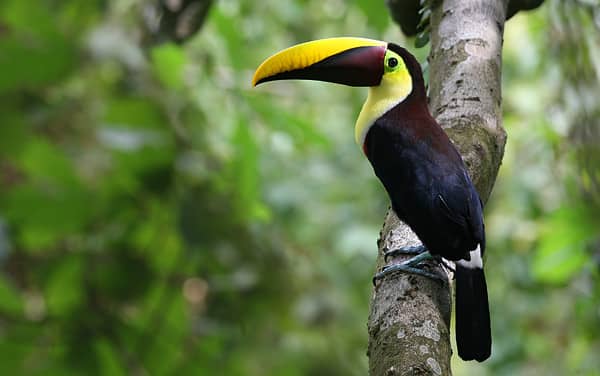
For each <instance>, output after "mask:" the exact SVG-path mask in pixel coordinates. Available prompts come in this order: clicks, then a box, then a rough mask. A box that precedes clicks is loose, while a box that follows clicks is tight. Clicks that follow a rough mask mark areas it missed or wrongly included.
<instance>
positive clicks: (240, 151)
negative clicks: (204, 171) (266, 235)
mask: <svg viewBox="0 0 600 376" xmlns="http://www.w3.org/2000/svg"><path fill="white" fill-rule="evenodd" d="M232 142H233V144H234V145H236V153H235V156H234V158H233V160H232V162H231V165H230V167H229V168H230V171H229V174H228V175H229V178H230V179H231V182H230V183H233V186H234V187H235V189H236V195H235V198H234V199H235V203H236V205H235V207H236V209H237V211H238V213H239V214H240V215H242V216H243V217H245V218H247V219H248V220H267V219H268V218H269V215H270V213H269V211H268V209H267V207H266V206H264V204H263V203H262V199H261V196H260V170H259V168H258V156H259V149H258V147H257V145H256V141H255V140H254V136H253V134H252V132H251V131H250V127H249V124H248V123H246V122H245V121H242V120H239V121H238V124H237V127H236V131H235V134H234V135H233V139H232Z"/></svg>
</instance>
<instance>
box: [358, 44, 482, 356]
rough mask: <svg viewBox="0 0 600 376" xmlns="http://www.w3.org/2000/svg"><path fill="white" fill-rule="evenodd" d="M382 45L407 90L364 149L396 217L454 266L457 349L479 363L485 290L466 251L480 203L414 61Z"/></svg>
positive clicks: (477, 238)
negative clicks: (395, 58) (398, 62)
mask: <svg viewBox="0 0 600 376" xmlns="http://www.w3.org/2000/svg"><path fill="white" fill-rule="evenodd" d="M388 48H390V49H392V50H393V51H394V52H396V53H398V54H399V55H400V56H402V58H403V59H404V61H405V64H406V66H407V68H408V70H409V73H410V75H411V77H412V80H413V90H412V92H411V93H410V94H409V95H408V97H407V98H406V99H405V100H403V101H402V102H400V103H399V104H398V105H396V106H395V107H393V108H392V109H391V110H389V111H388V112H386V113H385V114H384V115H383V116H381V117H380V118H379V119H377V120H376V121H375V123H374V124H373V125H372V126H371V128H370V129H369V131H368V133H367V136H366V139H365V143H364V146H363V148H364V151H365V154H366V155H367V158H368V159H369V161H370V162H371V165H372V166H373V169H374V171H375V174H376V175H377V177H378V178H379V179H380V180H381V182H382V183H383V186H384V187H385V189H386V191H387V193H388V195H389V197H390V200H391V203H392V208H393V210H394V211H395V212H396V214H397V215H398V217H399V218H400V219H401V220H403V221H404V222H405V223H406V224H408V225H409V226H410V228H411V229H412V230H413V231H414V232H415V234H416V235H417V236H418V237H419V239H420V240H421V241H422V242H423V244H424V245H425V247H426V248H427V249H428V250H429V252H430V253H431V254H432V255H440V256H442V257H444V258H446V259H449V260H453V261H458V263H457V269H456V332H457V333H456V336H457V344H458V352H459V355H460V356H461V358H463V359H465V360H472V359H475V360H478V361H483V360H485V359H487V358H488V357H489V355H490V352H491V333H490V318H489V308H488V297H487V287H486V283H485V276H484V273H483V268H482V267H477V266H476V265H474V262H475V260H473V262H472V263H468V262H466V261H471V253H470V252H471V251H474V250H476V249H477V248H478V247H479V250H480V252H481V255H480V256H483V252H484V250H485V232H484V224H483V214H482V210H483V208H482V204H481V201H480V199H479V195H478V193H477V191H476V190H475V187H474V186H473V183H472V182H471V179H470V178H469V175H468V173H467V170H466V168H465V165H464V163H463V160H462V158H461V156H460V154H459V153H458V151H457V150H456V148H455V147H454V145H453V144H452V143H451V141H450V139H449V138H448V136H447V135H446V133H445V132H444V131H443V130H442V128H441V127H440V125H439V124H438V123H437V122H436V121H435V119H433V117H432V116H431V114H430V112H429V109H428V108H427V101H426V94H425V86H424V83H423V78H422V72H421V68H420V66H419V63H418V62H417V61H416V59H415V58H414V57H413V56H412V55H411V54H410V53H408V52H407V51H406V50H404V49H403V48H401V47H399V46H396V45H393V44H390V45H389V46H388ZM477 257H479V255H478V256H477ZM460 260H463V261H460Z"/></svg>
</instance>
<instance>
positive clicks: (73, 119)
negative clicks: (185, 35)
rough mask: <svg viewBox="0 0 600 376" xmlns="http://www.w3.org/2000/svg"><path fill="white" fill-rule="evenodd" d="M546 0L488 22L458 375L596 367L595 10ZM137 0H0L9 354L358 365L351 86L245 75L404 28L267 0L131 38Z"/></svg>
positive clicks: (144, 367)
mask: <svg viewBox="0 0 600 376" xmlns="http://www.w3.org/2000/svg"><path fill="white" fill-rule="evenodd" d="M548 3H549V4H550V5H545V6H544V7H543V8H541V9H540V10H539V11H536V13H532V14H530V15H526V16H525V15H520V16H517V17H515V19H514V20H511V21H510V22H509V23H508V24H507V25H506V30H507V35H506V39H505V62H504V67H505V71H504V72H505V74H504V77H505V79H506V82H505V87H504V89H503V90H504V93H505V108H506V111H505V112H506V117H505V123H506V126H507V128H508V133H509V144H508V149H507V155H506V158H505V163H504V165H503V167H502V171H501V175H500V178H499V180H498V183H497V186H496V189H495V193H494V196H493V198H492V201H491V202H490V206H489V207H488V208H487V213H486V219H487V229H488V234H489V240H488V249H489V252H488V265H489V266H488V276H489V278H490V282H489V285H490V298H491V303H492V309H493V317H494V338H495V344H494V357H493V358H492V360H491V361H490V362H487V363H485V364H484V365H479V366H477V365H466V364H463V363H460V362H459V363H457V364H456V365H455V371H456V373H457V374H484V373H485V372H488V373H489V374H494V375H502V374H506V375H509V374H510V375H512V374H515V373H517V374H536V373H537V374H574V373H579V374H586V375H587V374H589V375H593V374H594V372H596V370H597V369H600V365H599V364H598V359H597V356H596V354H597V353H598V351H600V343H599V338H600V331H599V329H598V328H600V325H598V324H599V323H600V318H599V316H598V308H597V307H598V305H599V304H600V289H599V288H598V279H599V278H600V277H599V273H598V261H597V260H598V254H599V253H598V244H599V243H598V239H599V234H598V229H599V228H600V224H599V223H598V222H599V217H598V215H597V213H598V208H599V205H600V199H598V197H600V196H599V194H598V180H599V179H600V178H599V176H600V174H599V173H598V163H597V161H598V155H599V153H598V149H597V147H596V146H597V145H598V143H594V142H595V141H594V142H592V141H593V140H596V141H597V140H598V139H597V138H595V139H594V137H597V136H598V133H597V131H595V129H596V126H597V122H595V119H597V118H598V116H597V113H598V112H597V111H598V104H597V101H594V100H587V101H585V100H583V99H581V97H580V94H581V93H585V95H584V97H586V98H596V97H597V90H598V89H597V87H598V86H597V77H595V76H594V74H595V73H594V72H596V70H597V68H598V67H597V66H594V62H595V61H596V60H595V55H594V51H597V50H598V48H597V47H598V45H597V41H596V40H595V39H594V38H593V36H592V35H595V34H593V33H592V31H591V30H592V29H593V28H594V27H596V26H595V24H594V23H593V22H592V20H593V19H592V18H591V16H590V15H591V13H590V11H589V8H588V7H586V6H583V7H577V6H576V5H568V4H570V3H568V2H561V1H558V0H554V1H549V2H548ZM145 6H147V4H146V3H145V2H142V1H114V2H108V3H107V2H102V1H84V2H82V1H77V0H65V1H60V2H44V1H41V2H27V1H18V0H7V1H4V2H2V4H0V51H2V53H0V72H1V73H0V124H1V125H0V266H1V268H2V273H1V274H0V364H2V369H3V371H5V373H7V374H43V375H53V374H56V375H69V374H74V375H79V374H111V375H112V374H115V375H118V374H153V375H154V374H157V375H161V374H199V375H214V374H223V375H324V374H326V375H364V374H365V372H366V364H367V359H366V356H365V349H366V341H367V333H366V330H365V326H364V323H365V320H366V317H367V312H368V303H369V294H370V288H371V287H370V286H371V284H370V279H371V276H372V272H373V266H374V259H375V252H376V248H375V240H376V237H377V234H378V230H379V226H380V224H381V221H382V218H383V216H384V214H385V211H386V209H387V201H386V196H385V193H384V192H383V190H382V189H381V187H380V186H379V184H378V183H377V181H376V180H375V178H374V177H373V175H372V171H371V169H370V167H369V166H368V163H367V162H366V161H365V160H364V158H363V157H362V155H361V153H360V150H359V148H357V147H356V145H354V143H353V132H352V125H353V123H354V120H355V118H356V115H357V113H358V110H359V108H360V106H361V104H362V101H363V99H364V94H365V92H364V90H362V91H361V90H350V89H348V88H345V87H335V86H329V85H319V84H317V83H311V82H294V83H288V84H286V83H278V84H269V85H263V86H261V87H259V88H251V87H250V80H251V76H252V72H253V69H254V68H255V67H256V66H257V65H258V64H259V63H260V61H261V60H262V59H263V58H264V57H266V56H268V55H269V54H271V53H272V52H274V51H277V50H279V49H281V48H282V47H286V46H288V45H290V44H292V43H295V42H299V41H305V40H309V39H314V38H321V37H329V36H338V35H356V36H365V37H371V38H379V39H382V38H385V39H390V40H394V41H395V42H398V43H401V44H403V45H410V44H411V43H410V42H409V41H407V40H406V39H405V38H404V37H403V36H401V35H400V34H399V32H398V29H397V27H396V26H395V25H393V24H392V23H391V22H390V21H389V15H388V13H387V9H386V8H385V4H384V3H383V2H381V3H378V2H372V1H359V2H357V3H356V4H347V3H343V2H339V1H325V2H323V1H317V0H309V1H304V0H303V1H300V0H293V1H288V2H280V1H275V0H268V1H261V2H215V4H214V5H213V9H212V10H211V12H210V15H209V17H208V18H207V21H206V24H205V25H204V27H203V28H202V29H201V31H200V33H199V34H198V35H196V36H195V37H194V38H193V39H191V40H189V41H187V43H186V44H184V45H176V44H171V43H166V44H162V45H153V46H149V45H147V44H145V42H144V41H145V40H147V38H144V37H143V34H144V33H145V32H146V31H145V29H144V26H143V25H144V22H145V21H144V20H143V17H142V14H144V9H145V8H144V7H145ZM561 7H568V10H569V11H570V12H568V13H569V14H574V15H575V16H573V18H572V19H569V18H568V17H567V18H566V19H565V17H564V16H562V14H563V12H561V10H562V9H563V8H561ZM565 9H566V8H565ZM426 16H427V14H423V18H424V19H425V18H426ZM574 25H576V26H577V27H574ZM579 25H583V26H582V27H581V28H579ZM569 38H576V39H577V40H579V41H581V40H585V41H586V43H585V44H584V45H582V44H581V43H574V42H573V41H572V40H571V39H569ZM417 52H418V56H419V57H420V60H421V61H424V58H425V54H426V51H424V50H419V51H417ZM573 64H575V65H577V72H575V70H571V69H569V67H571V66H573ZM559 72H562V73H559ZM581 72H583V73H581ZM579 76H581V77H579ZM583 103H585V105H583ZM549 109H551V111H550V110H549ZM506 302H510V304H506ZM556 354H564V356H563V355H561V356H560V359H558V360H557V362H558V363H554V362H553V363H552V364H549V363H550V362H548V361H547V360H548V359H551V358H552V359H556V358H557V357H556ZM478 367H479V368H478ZM596 374H597V373H596Z"/></svg>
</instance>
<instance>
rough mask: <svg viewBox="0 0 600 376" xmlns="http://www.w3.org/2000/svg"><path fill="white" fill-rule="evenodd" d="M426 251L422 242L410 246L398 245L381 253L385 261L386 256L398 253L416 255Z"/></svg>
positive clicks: (393, 255) (394, 255)
mask: <svg viewBox="0 0 600 376" xmlns="http://www.w3.org/2000/svg"><path fill="white" fill-rule="evenodd" d="M423 252H427V248H425V246H424V245H423V244H421V245H415V246H411V247H400V248H396V249H392V250H391V251H387V252H385V253H384V254H383V260H384V261H385V262H387V260H388V257H396V256H398V255H418V254H421V253H423Z"/></svg>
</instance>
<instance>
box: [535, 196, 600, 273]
mask: <svg viewBox="0 0 600 376" xmlns="http://www.w3.org/2000/svg"><path fill="white" fill-rule="evenodd" d="M590 219H591V218H589V216H588V212H587V210H585V209H584V208H581V207H564V208H562V209H560V210H557V211H556V212H554V214H552V215H551V216H550V217H549V218H548V220H546V223H545V225H544V228H545V230H544V232H543V234H542V238H541V241H540V245H539V247H538V250H537V252H536V254H535V258H534V260H533V273H534V275H535V277H536V278H537V279H538V280H540V281H542V282H547V283H558V284H560V283H565V282H566V281H567V280H569V279H570V278H572V277H573V275H574V274H576V273H578V272H580V271H581V269H582V268H583V266H584V265H586V264H587V263H588V262H589V260H590V255H589V254H588V253H587V252H586V244H587V243H588V242H589V241H590V240H591V239H593V238H594V237H595V236H597V235H598V233H599V230H598V229H599V228H600V223H594V222H597V221H594V220H590Z"/></svg>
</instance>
